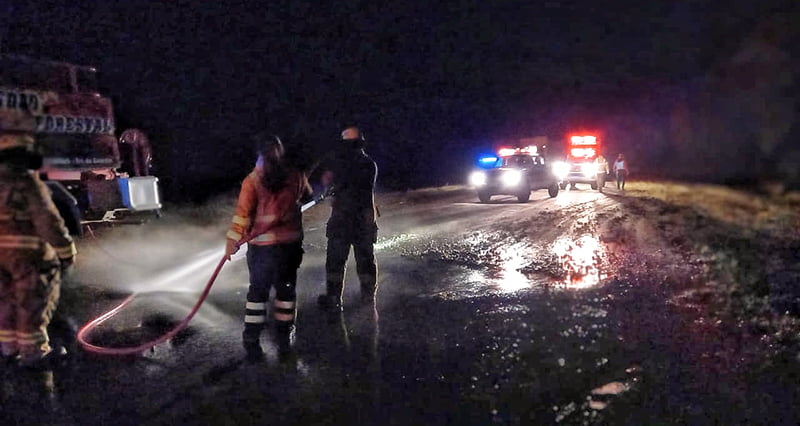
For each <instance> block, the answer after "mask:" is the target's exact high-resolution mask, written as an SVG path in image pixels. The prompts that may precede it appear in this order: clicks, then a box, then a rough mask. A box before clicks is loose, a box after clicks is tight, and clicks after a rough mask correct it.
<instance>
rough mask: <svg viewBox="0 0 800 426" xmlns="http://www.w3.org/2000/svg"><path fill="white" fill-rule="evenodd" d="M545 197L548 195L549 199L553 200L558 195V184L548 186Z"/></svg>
mask: <svg viewBox="0 0 800 426" xmlns="http://www.w3.org/2000/svg"><path fill="white" fill-rule="evenodd" d="M547 195H549V196H550V198H555V197H556V195H558V184H557V183H554V184H552V185H550V187H549V188H547Z"/></svg>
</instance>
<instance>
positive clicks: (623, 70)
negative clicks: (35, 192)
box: [0, 0, 800, 199]
mask: <svg viewBox="0 0 800 426" xmlns="http://www.w3.org/2000/svg"><path fill="white" fill-rule="evenodd" d="M798 3H800V2H797V1H793V0H787V1H760V2H756V1H730V2H719V1H701V0H698V1H688V0H687V1H652V2H641V1H619V0H609V1H603V2H598V1H583V0H581V1H555V0H552V1H542V2H530V1H528V2H519V1H451V2H441V3H439V2H434V1H408V2H390V3H387V4H383V5H382V4H380V3H378V2H370V1H363V2H355V1H337V2H330V3H323V2H302V1H285V2H243V1H230V2H226V1H222V2H220V1H206V0H194V1H158V2H157V1H151V2H144V1H130V0H128V1H113V0H102V1H91V0H89V1H80V2H75V1H64V2H36V1H17V2H15V3H14V4H13V5H12V6H11V7H7V8H6V11H5V12H4V16H3V17H2V21H1V22H2V32H0V35H2V36H3V39H2V49H3V51H5V52H10V53H17V54H25V55H28V56H35V57H43V58H48V59H54V60H63V61H69V62H75V63H80V64H88V65H93V66H95V67H97V68H98V70H99V72H100V74H99V77H100V86H101V88H102V91H103V93H104V94H106V95H107V96H110V97H111V98H112V99H113V100H114V101H115V108H116V116H117V128H118V130H123V129H124V128H127V127H137V128H140V129H143V130H144V131H145V132H146V133H147V134H148V135H149V136H150V139H151V142H152V144H153V147H154V151H155V160H156V165H157V172H156V173H157V174H158V175H159V176H160V177H161V179H162V182H163V183H164V185H165V186H164V190H165V192H166V198H170V197H172V198H173V199H181V198H185V197H191V198H193V199H199V198H202V197H203V196H204V195H213V193H215V192H218V191H224V190H228V189H230V188H234V187H236V185H237V183H238V181H239V180H240V179H241V178H242V177H243V176H244V175H245V174H246V173H247V172H248V171H249V168H250V167H251V164H252V160H253V159H252V152H251V145H250V143H249V137H250V135H252V134H253V133H254V132H257V131H263V130H269V131H272V132H275V133H277V134H279V135H281V136H283V138H284V140H285V142H286V143H287V145H288V146H289V148H290V149H291V151H292V153H293V157H295V158H297V159H298V162H300V163H311V162H313V161H314V160H316V159H317V158H318V157H319V156H320V155H322V154H323V153H324V152H325V151H326V149H329V148H330V146H331V145H332V144H334V143H336V141H337V139H338V134H339V130H340V126H341V125H342V124H343V123H351V122H356V123H359V124H360V125H361V126H362V127H363V128H364V129H365V130H366V133H367V137H368V142H369V145H368V148H367V150H368V152H369V153H370V154H371V155H372V156H373V158H374V159H375V160H376V161H377V162H378V165H379V167H380V177H379V185H380V186H381V187H382V188H387V189H388V188H391V189H403V188H409V187H419V186H426V185H438V184H443V183H462V182H463V179H464V176H465V175H466V173H467V170H468V169H469V167H470V166H471V165H472V164H473V160H474V156H475V155H477V154H478V153H479V152H481V151H482V150H487V149H492V148H493V147H494V146H496V145H497V143H498V142H497V141H500V140H503V139H506V138H515V137H526V136H537V135H547V136H549V137H550V138H551V139H553V140H555V141H556V142H554V143H553V145H554V146H555V147H557V148H558V147H560V146H561V145H562V144H563V141H564V140H565V137H566V136H567V135H568V134H569V133H571V132H576V131H585V132H589V131H590V132H595V133H597V134H599V135H601V137H602V138H603V139H604V140H605V141H606V142H607V144H608V150H607V151H606V152H607V154H608V155H615V154H616V153H617V152H624V153H626V154H627V155H628V157H629V158H630V159H631V163H632V165H633V171H634V173H637V172H638V173H639V174H640V175H662V176H671V177H686V178H697V179H706V180H722V181H725V180H736V179H748V178H751V177H752V176H753V175H754V173H764V171H765V170H766V171H767V174H770V173H772V172H774V173H777V174H780V175H781V176H788V175H791V174H792V170H790V169H796V168H797V167H796V165H797V164H798V163H800V152H798V151H797V143H796V142H794V141H792V138H791V137H790V135H791V134H792V133H793V132H797V131H800V129H799V128H798V126H797V121H798V120H797V117H796V112H795V111H796V110H797V109H798V108H797V105H796V99H797V98H798V97H800V96H798V95H800V93H798V78H797V77H798V76H797V72H796V71H795V70H797V69H799V68H800V67H798V65H799V64H798V63H797V55H796V54H794V53H795V52H796V48H795V46H798V45H800V44H799V43H798V41H799V40H798V31H797V29H796V28H795V26H796V23H797V22H800V19H798V18H800V13H798V6H797V4H798ZM721 141H725V142H721ZM787 152H790V154H787ZM793 156H794V157H793ZM754 158H755V159H756V161H757V163H758V164H756V165H755V166H754V165H753V159H754ZM787 162H788V163H787ZM792 166H794V167H792ZM794 173H795V174H796V172H794ZM789 177H791V176H789ZM199 188H202V190H201V189H199Z"/></svg>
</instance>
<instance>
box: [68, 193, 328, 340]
mask: <svg viewBox="0 0 800 426" xmlns="http://www.w3.org/2000/svg"><path fill="white" fill-rule="evenodd" d="M322 200H323V198H319V199H317V200H312V201H309V202H308V203H306V204H303V206H302V207H301V208H300V212H301V213H302V212H305V211H306V210H308V209H310V208H311V207H314V206H315V205H316V204H319V203H320V202H322ZM255 237H256V235H251V236H248V237H245V238H243V239H242V240H240V241H239V242H237V243H236V247H237V248H239V247H241V246H242V245H244V244H245V243H247V242H248V241H250V240H251V239H253V238H255ZM227 261H228V258H227V257H226V256H225V255H223V256H222V259H220V261H219V263H217V266H216V268H214V272H213V273H212V274H211V277H209V279H208V282H207V283H206V285H205V287H204V288H203V293H202V294H201V295H200V298H199V299H197V303H195V305H194V307H193V308H192V310H191V311H190V312H189V314H188V315H186V317H185V318H184V319H183V320H181V322H179V323H178V324H177V325H176V326H175V327H173V328H172V329H171V330H169V331H168V332H166V333H164V334H163V335H161V336H159V337H158V338H156V339H153V340H151V341H149V342H145V343H141V344H139V345H137V346H128V347H121V348H113V347H105V346H99V345H94V344H92V343H89V341H88V339H87V337H88V336H89V335H90V334H91V333H92V331H93V330H94V329H96V328H97V327H98V326H100V325H101V324H103V323H104V322H106V321H108V320H109V319H111V318H113V317H114V316H116V315H117V314H119V313H120V312H121V311H122V310H124V309H125V307H127V306H128V305H129V304H130V303H131V302H132V301H133V299H134V298H135V297H136V293H134V294H131V295H130V296H128V297H127V298H125V300H123V301H122V302H121V303H120V304H118V305H117V306H115V307H114V308H112V309H111V310H110V311H108V312H106V313H104V314H102V315H100V316H99V317H97V318H95V319H93V320H91V321H89V322H87V323H86V324H84V325H83V326H82V327H81V328H80V330H78V334H77V340H78V343H80V345H81V347H83V349H85V350H87V351H89V352H93V353H96V354H102V355H134V354H141V353H143V352H145V351H147V350H148V349H150V348H152V347H154V346H156V345H159V344H161V343H164V342H166V341H167V340H169V339H172V338H173V337H175V336H176V335H177V334H178V333H180V332H181V330H183V329H184V328H186V326H187V325H188V324H189V322H190V321H191V320H192V318H194V316H195V314H197V311H198V310H200V306H202V305H203V302H205V300H206V298H207V297H208V294H209V293H210V292H211V287H212V286H213V285H214V282H215V281H216V280H217V276H219V273H220V271H222V267H223V266H224V265H225V263H226V262H227ZM206 264H207V262H206V261H205V260H203V261H197V262H193V263H192V264H190V265H187V267H186V268H183V269H181V270H179V271H176V272H172V273H170V275H168V276H166V277H162V278H164V279H175V278H177V277H178V276H179V275H180V276H183V275H185V274H188V273H190V272H194V271H196V270H197V269H200V268H202V267H203V266H205V265H206Z"/></svg>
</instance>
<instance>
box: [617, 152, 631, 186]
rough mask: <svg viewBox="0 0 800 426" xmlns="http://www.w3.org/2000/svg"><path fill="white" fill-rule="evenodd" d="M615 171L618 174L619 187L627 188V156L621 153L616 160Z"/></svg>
mask: <svg viewBox="0 0 800 426" xmlns="http://www.w3.org/2000/svg"><path fill="white" fill-rule="evenodd" d="M614 173H615V174H616V176H617V189H621V190H623V191H624V190H625V179H626V178H627V177H628V162H627V161H626V160H625V156H624V155H622V154H619V155H618V156H617V160H616V161H614Z"/></svg>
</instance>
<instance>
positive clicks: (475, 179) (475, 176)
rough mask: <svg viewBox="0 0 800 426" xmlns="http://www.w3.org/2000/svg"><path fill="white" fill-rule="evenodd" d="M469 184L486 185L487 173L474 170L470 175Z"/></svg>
mask: <svg viewBox="0 0 800 426" xmlns="http://www.w3.org/2000/svg"><path fill="white" fill-rule="evenodd" d="M469 184H470V185H472V186H483V185H486V173H484V172H472V174H471V175H469Z"/></svg>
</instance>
